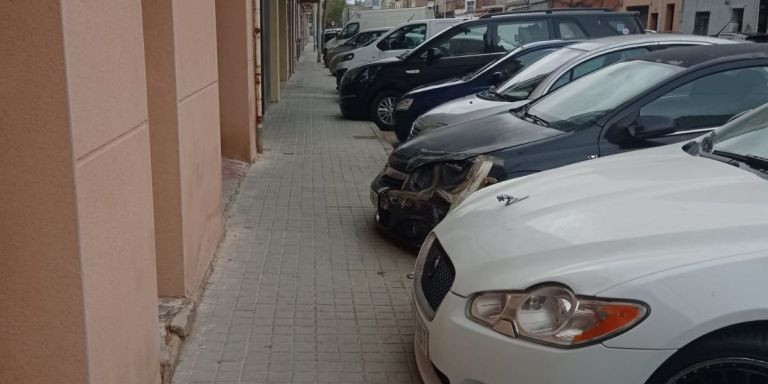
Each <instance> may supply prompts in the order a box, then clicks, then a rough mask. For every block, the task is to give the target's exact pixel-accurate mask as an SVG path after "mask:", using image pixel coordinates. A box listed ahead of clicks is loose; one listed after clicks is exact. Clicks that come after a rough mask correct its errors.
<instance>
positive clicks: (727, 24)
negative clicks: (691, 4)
mask: <svg viewBox="0 0 768 384" xmlns="http://www.w3.org/2000/svg"><path fill="white" fill-rule="evenodd" d="M729 25H731V22H730V21H729V22H727V23H725V25H723V27H722V28H720V30H719V31H717V33H716V34H715V36H714V37H718V36H720V34H721V33H723V31H724V30H725V28H728V26H729Z"/></svg>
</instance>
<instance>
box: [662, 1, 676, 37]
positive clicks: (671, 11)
mask: <svg viewBox="0 0 768 384" xmlns="http://www.w3.org/2000/svg"><path fill="white" fill-rule="evenodd" d="M674 30H675V5H674V4H667V12H666V13H665V14H664V32H672V31H674Z"/></svg>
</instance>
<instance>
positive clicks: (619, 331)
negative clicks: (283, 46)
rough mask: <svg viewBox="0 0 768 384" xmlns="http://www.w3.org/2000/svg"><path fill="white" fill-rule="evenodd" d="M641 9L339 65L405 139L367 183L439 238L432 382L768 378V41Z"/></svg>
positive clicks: (430, 288)
mask: <svg viewBox="0 0 768 384" xmlns="http://www.w3.org/2000/svg"><path fill="white" fill-rule="evenodd" d="M620 18H623V19H621V21H617V20H619V19H620ZM566 20H568V23H570V24H568V25H570V26H569V27H567V28H566V27H564V25H566V24H565V23H566ZM628 20H634V16H633V15H631V14H626V13H618V12H616V13H614V12H607V11H602V10H592V11H583V10H579V11H549V12H538V13H519V14H509V15H499V16H492V17H487V18H484V19H480V20H471V21H467V22H463V23H461V24H458V25H456V26H454V27H451V28H448V29H446V30H445V31H444V32H442V33H440V34H438V35H436V36H435V37H434V38H432V39H429V40H426V41H425V42H424V43H422V44H421V45H419V46H417V47H415V48H414V49H412V50H411V51H409V52H407V53H405V54H403V55H401V56H399V57H396V58H391V59H387V60H384V61H377V62H372V63H369V64H365V65H361V66H357V67H354V68H351V69H349V70H347V71H346V73H344V74H343V76H342V77H341V81H340V84H339V88H340V93H341V98H340V105H341V110H342V113H343V114H344V115H345V116H351V115H354V114H358V115H355V116H354V117H370V118H371V119H372V120H373V121H375V122H376V123H377V124H378V125H379V126H380V127H383V128H394V129H395V130H396V132H397V136H398V138H399V139H400V140H401V144H400V145H399V146H398V147H397V148H396V149H395V150H394V151H393V152H392V153H391V155H390V156H389V159H388V160H387V163H386V164H385V165H384V167H383V170H382V172H381V173H380V174H379V175H378V176H377V177H376V178H375V180H374V181H373V183H372V185H371V200H372V202H373V204H374V207H375V209H376V221H377V223H378V224H379V226H380V227H381V228H382V229H383V230H384V231H386V232H387V233H388V234H390V235H391V236H393V237H394V238H395V239H397V240H398V241H400V242H403V243H405V244H408V245H412V246H420V247H421V250H420V252H419V255H418V257H417V260H416V264H415V270H414V289H413V292H414V301H415V308H416V316H415V317H416V325H415V339H414V346H415V354H416V360H417V363H418V367H419V371H420V373H421V375H422V378H423V379H424V381H425V382H426V383H504V382H521V383H530V384H535V383H648V384H689V383H738V384H747V383H768V341H766V340H768V298H766V296H765V295H762V294H761V292H763V291H765V289H766V288H768V278H766V276H768V183H766V182H768V104H766V103H768V46H766V45H764V44H753V43H735V42H734V41H730V40H722V39H717V38H710V37H700V36H687V35H681V34H676V35H664V34H643V33H642V32H643V31H642V29H640V28H639V23H630V22H629V21H628ZM507 23H508V24H513V23H518V24H517V27H516V28H514V30H515V32H514V33H512V32H508V31H507V30H505V26H504V25H505V24H507ZM532 25H539V27H540V28H538V29H536V30H537V31H539V32H537V33H538V34H534V33H533V32H532V31H533V29H531V30H528V29H527V28H529V27H531V26H532ZM606 26H607V27H608V28H606ZM523 30H527V32H525V33H524V32H523ZM566 30H567V31H571V32H572V31H574V30H578V31H581V32H583V33H570V34H568V35H566V34H565V33H564V31H566ZM608 30H610V31H611V33H607V31H608ZM541 31H547V33H541ZM603 32H604V33H603ZM601 33H603V34H601ZM534 35H535V36H536V37H537V38H533V39H532V40H528V37H530V36H534ZM606 35H611V36H608V37H606ZM470 36H481V37H480V38H478V41H481V42H482V47H483V48H482V49H483V51H482V52H476V51H473V52H474V53H472V54H469V55H463V54H457V52H459V51H456V50H453V49H452V47H454V46H457V45H461V44H459V43H458V42H457V41H459V40H462V41H466V40H468V39H469V37H470ZM523 36H525V38H523ZM601 36H602V37H601ZM459 37H460V38H459ZM538 37H540V38H538ZM566 37H567V38H566ZM455 42H456V43H455ZM454 43H455V44H454ZM478 57H483V60H485V61H482V60H479V59H477V58H478ZM476 59H477V61H475V62H473V64H472V65H470V64H468V62H469V61H471V60H476ZM465 64H466V66H464V65H465ZM483 64H485V65H483ZM445 68H461V71H459V69H456V71H457V72H451V71H450V70H447V69H445ZM444 69H445V71H444V72H443V73H450V74H448V75H444V76H443V75H435V73H434V72H439V71H441V70H444ZM421 79H427V80H425V81H422V80H421ZM425 83H430V84H428V85H424V86H421V85H423V84H425ZM387 98H389V101H388V102H386V103H385V102H383V101H382V100H385V99H387ZM366 111H367V112H368V114H367V116H365V112H366ZM387 119H390V120H387ZM640 149H642V150H640ZM612 155H615V156H612Z"/></svg>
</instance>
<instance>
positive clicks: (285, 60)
mask: <svg viewBox="0 0 768 384" xmlns="http://www.w3.org/2000/svg"><path fill="white" fill-rule="evenodd" d="M288 1H289V0H278V2H277V3H278V5H279V7H280V21H279V22H278V25H279V26H280V67H279V68H277V70H278V71H280V82H281V83H284V82H286V81H288V77H290V73H291V72H290V71H291V62H292V60H291V51H290V44H291V30H290V25H289V20H290V19H289V18H288Z"/></svg>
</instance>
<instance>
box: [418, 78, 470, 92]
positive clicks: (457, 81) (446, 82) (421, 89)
mask: <svg viewBox="0 0 768 384" xmlns="http://www.w3.org/2000/svg"><path fill="white" fill-rule="evenodd" d="M465 81H466V80H462V79H461V78H459V77H453V78H448V79H444V80H439V81H435V82H434V83H429V84H425V85H420V86H418V87H416V88H413V89H411V90H410V91H408V94H409V95H410V94H414V93H419V92H425V91H432V90H435V89H440V88H444V87H450V86H453V85H456V84H461V83H464V82H465Z"/></svg>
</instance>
